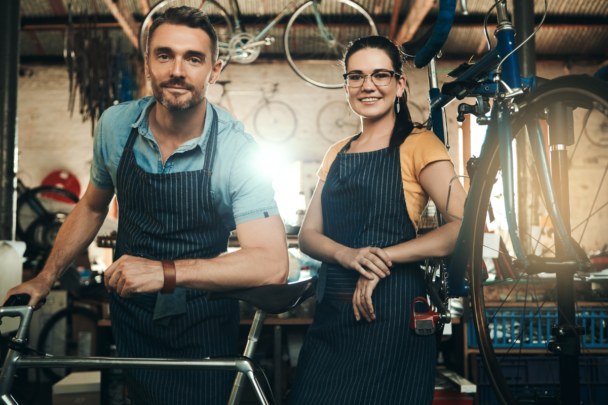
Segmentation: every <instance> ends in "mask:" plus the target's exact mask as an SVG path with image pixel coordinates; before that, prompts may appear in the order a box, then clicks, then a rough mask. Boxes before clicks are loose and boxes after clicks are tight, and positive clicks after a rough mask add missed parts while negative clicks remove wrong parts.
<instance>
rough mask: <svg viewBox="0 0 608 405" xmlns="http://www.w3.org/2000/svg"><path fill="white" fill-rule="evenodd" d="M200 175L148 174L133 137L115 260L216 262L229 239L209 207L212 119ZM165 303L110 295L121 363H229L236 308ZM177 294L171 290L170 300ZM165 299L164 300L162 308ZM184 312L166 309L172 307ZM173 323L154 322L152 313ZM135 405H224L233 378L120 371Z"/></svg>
mask: <svg viewBox="0 0 608 405" xmlns="http://www.w3.org/2000/svg"><path fill="white" fill-rule="evenodd" d="M208 111H209V112H211V111H213V124H212V128H211V132H210V134H209V138H208V140H207V145H206V148H205V163H204V167H203V169H202V170H197V171H190V172H181V173H170V174H162V173H161V174H153V173H148V172H146V171H144V170H143V169H142V168H141V167H140V166H139V165H138V164H137V161H136V160H135V154H134V153H133V145H134V143H135V140H136V139H137V137H138V136H139V135H138V132H137V129H136V128H134V129H133V130H132V131H131V134H130V136H129V139H128V141H127V144H126V146H125V148H124V152H123V155H122V157H121V159H120V163H119V165H118V172H117V187H116V188H117V191H116V194H117V198H118V206H119V209H120V211H119V221H118V240H117V243H116V255H115V259H118V258H119V257H120V256H122V255H123V254H128V255H132V256H142V257H145V258H148V259H151V260H163V259H168V260H179V259H195V258H210V257H215V256H218V255H219V254H221V253H222V252H225V251H226V249H227V246H228V236H229V231H228V230H227V229H226V227H225V226H224V224H223V222H222V220H221V218H220V216H219V214H218V213H217V211H216V209H215V206H214V204H213V195H212V193H211V174H212V169H213V163H214V160H215V154H216V146H217V113H216V112H215V111H214V110H213V109H211V110H208ZM179 292H180V295H181V297H182V298H183V301H181V302H179V301H180V300H174V301H171V299H172V296H171V295H163V296H160V294H157V293H154V294H137V295H136V296H135V297H133V298H130V299H125V298H122V297H120V296H119V295H118V294H117V293H115V292H114V293H112V294H111V295H110V306H111V311H110V312H111V316H112V331H113V335H114V339H115V341H116V347H117V349H118V354H119V355H120V356H121V357H145V358H186V359H202V358H205V357H208V356H211V357H212V356H221V355H234V354H236V344H237V337H238V327H239V306H238V301H235V300H220V301H213V302H208V301H207V300H206V298H205V291H201V290H180V291H179ZM177 293H178V290H176V294H177ZM165 297H167V300H165V301H164V302H163V304H162V305H160V304H161V301H163V300H164V299H165ZM172 302H175V306H182V307H183V308H170V307H169V308H167V307H168V306H170V303H172ZM158 307H161V309H162V310H164V311H165V312H167V313H169V314H173V315H171V316H168V317H165V318H164V319H163V320H164V321H168V322H164V324H163V323H161V322H156V321H155V320H156V318H155V309H156V311H157V312H158V310H159V308H158ZM125 372H126V377H127V385H128V389H129V397H130V399H131V401H132V404H133V405H144V404H145V405H175V404H179V405H189V404H192V405H194V404H197V405H198V404H209V405H224V404H226V403H227V402H228V397H229V396H230V391H231V387H232V382H233V381H234V377H235V374H234V373H231V372H226V371H185V370H125Z"/></svg>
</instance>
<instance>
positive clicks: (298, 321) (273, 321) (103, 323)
mask: <svg viewBox="0 0 608 405" xmlns="http://www.w3.org/2000/svg"><path fill="white" fill-rule="evenodd" d="M252 323H253V319H241V321H240V324H241V325H251V324H252ZM310 324H312V318H266V320H265V321H264V325H310ZM97 326H99V327H108V326H112V321H111V320H110V319H102V320H100V321H97Z"/></svg>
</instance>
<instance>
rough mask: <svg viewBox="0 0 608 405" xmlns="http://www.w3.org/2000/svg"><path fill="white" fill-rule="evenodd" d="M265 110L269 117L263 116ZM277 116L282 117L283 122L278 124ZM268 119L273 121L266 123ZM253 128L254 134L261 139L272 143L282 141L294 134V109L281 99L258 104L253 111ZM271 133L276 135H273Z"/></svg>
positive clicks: (295, 119) (295, 117)
mask: <svg viewBox="0 0 608 405" xmlns="http://www.w3.org/2000/svg"><path fill="white" fill-rule="evenodd" d="M281 110H282V111H281ZM265 111H267V112H268V116H269V117H270V119H265V118H263V116H262V115H263V114H264V112H265ZM277 117H282V118H281V120H282V121H283V124H280V125H279V123H278V121H277ZM264 120H266V122H264ZM268 121H274V123H272V124H268ZM253 128H254V129H255V133H256V135H257V136H259V137H260V138H261V139H263V140H265V141H267V142H272V143H283V142H286V141H288V140H289V139H291V138H292V137H293V136H294V135H295V134H296V130H297V128H298V118H297V116H296V113H295V111H294V110H293V109H292V108H291V107H290V106H289V105H288V104H286V103H284V102H282V101H277V100H270V101H268V102H266V103H264V104H262V105H260V106H259V107H258V109H257V110H256V112H255V113H254V115H253ZM273 133H276V134H278V135H276V136H273V135H272V134H273Z"/></svg>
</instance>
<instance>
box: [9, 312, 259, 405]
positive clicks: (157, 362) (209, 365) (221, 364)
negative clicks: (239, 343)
mask: <svg viewBox="0 0 608 405" xmlns="http://www.w3.org/2000/svg"><path fill="white" fill-rule="evenodd" d="M33 313H34V307H32V306H20V307H4V308H2V307H0V319H1V318H2V317H5V316H7V317H20V318H21V322H20V323H19V329H18V330H17V336H16V337H15V338H14V339H13V341H14V342H15V343H18V344H24V343H25V342H27V333H28V330H29V325H30V321H31V320H32V314H33ZM265 317H266V313H265V312H264V311H261V310H258V311H257V313H256V316H255V319H254V322H253V324H252V327H251V330H250V333H249V338H248V341H247V347H246V349H245V356H247V357H249V356H252V355H253V353H254V352H255V346H256V343H257V341H258V338H259V335H260V332H261V330H262V325H263V323H264V319H265ZM52 367H69V368H87V369H91V368H94V369H110V368H122V369H158V370H221V371H237V372H238V374H237V378H236V380H235V382H234V386H233V389H232V393H231V395H230V400H229V402H228V404H229V405H236V404H238V403H239V401H240V398H241V395H242V392H243V388H244V376H247V378H248V379H249V381H250V382H251V384H252V385H253V387H254V390H255V392H256V395H257V397H258V400H259V401H260V403H261V404H264V405H269V402H268V400H267V399H266V397H265V395H264V392H263V391H262V387H261V386H260V384H259V382H258V381H257V379H256V378H255V376H254V364H253V363H252V362H251V361H250V360H247V359H244V358H243V359H225V360H222V359H217V360H214V359H209V358H207V359H200V360H184V359H140V358H122V357H69V356H49V357H45V356H27V355H21V353H20V352H18V351H16V350H14V349H10V350H9V352H8V354H7V356H6V360H5V362H4V366H3V367H2V372H1V373H0V404H2V405H18V404H17V402H15V400H14V399H13V398H12V396H11V395H10V390H11V386H12V383H13V379H14V377H15V371H16V369H17V368H52Z"/></svg>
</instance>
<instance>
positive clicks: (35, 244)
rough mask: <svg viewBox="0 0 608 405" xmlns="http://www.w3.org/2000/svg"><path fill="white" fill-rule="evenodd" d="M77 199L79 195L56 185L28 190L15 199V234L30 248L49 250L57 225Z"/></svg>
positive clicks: (53, 241) (53, 240)
mask: <svg viewBox="0 0 608 405" xmlns="http://www.w3.org/2000/svg"><path fill="white" fill-rule="evenodd" d="M78 201H79V199H78V196H76V195H75V194H73V193H72V192H70V191H68V190H66V189H62V188H58V187H51V186H42V187H36V188H33V189H30V190H27V191H26V192H25V193H23V194H22V195H21V196H19V198H18V199H17V215H16V217H17V224H16V225H17V226H16V228H17V236H19V238H20V239H21V240H22V241H24V242H26V243H27V244H28V249H30V250H39V251H42V252H50V251H51V249H52V248H53V244H54V243H55V238H56V237H57V232H59V228H60V227H61V225H62V224H63V222H64V220H65V218H66V217H67V216H68V214H69V213H70V212H71V211H72V209H73V208H74V205H75V204H76V203H78Z"/></svg>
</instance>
